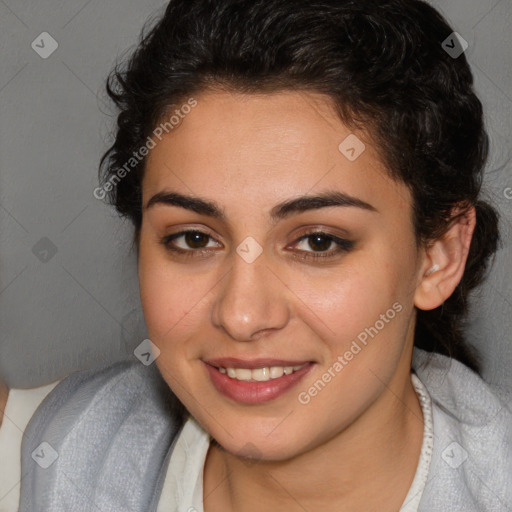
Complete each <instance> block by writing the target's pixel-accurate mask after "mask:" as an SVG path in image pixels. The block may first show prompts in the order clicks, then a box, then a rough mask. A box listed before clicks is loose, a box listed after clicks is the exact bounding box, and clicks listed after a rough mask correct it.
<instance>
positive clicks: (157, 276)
mask: <svg viewBox="0 0 512 512" xmlns="http://www.w3.org/2000/svg"><path fill="white" fill-rule="evenodd" d="M138 273H139V289H140V297H141V302H142V308H143V311H144V318H145V322H146V327H147V331H148V335H149V337H150V339H151V340H152V341H153V342H154V343H155V344H156V345H157V346H159V347H160V348H161V349H162V348H165V349H166V350H168V349H169V348H171V346H170V342H171V341H173V342H175V341H176V340H181V339H183V338H184V337H187V336H188V335H189V334H191V330H192V329H193V328H194V326H195V327H197V325H198V323H199V324H200V323H201V318H202V321H203V322H204V315H205V311H204V308H205V307H206V296H207V295H208V290H210V289H211V288H212V286H213V284H210V281H211V280H212V279H211V276H210V275H209V274H207V273H203V274H202V275H199V274H196V275H194V276H191V275H190V274H189V273H187V272H185V271H182V272H180V270H179V266H177V265H176V264H172V263H170V262H169V261H166V260H165V258H163V257H162V255H161V254H159V251H158V249H146V250H144V249H141V251H140V255H139V264H138ZM175 346H176V343H173V347H175Z"/></svg>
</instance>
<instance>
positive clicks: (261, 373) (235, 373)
mask: <svg viewBox="0 0 512 512" xmlns="http://www.w3.org/2000/svg"><path fill="white" fill-rule="evenodd" d="M307 364H308V363H304V364H299V365H297V366H271V367H268V366H267V367H265V368H255V369H254V370H251V369H249V368H219V371H220V373H224V374H227V375H228V377H231V378H232V379H236V380H243V381H246V382H248V381H256V382H266V381H268V380H272V379H278V378H279V377H282V376H283V375H291V374H292V373H293V372H296V371H297V370H300V369H301V368H304V366H306V365H307Z"/></svg>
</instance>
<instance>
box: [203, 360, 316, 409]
mask: <svg viewBox="0 0 512 512" xmlns="http://www.w3.org/2000/svg"><path fill="white" fill-rule="evenodd" d="M203 362H204V364H205V366H206V369H207V371H208V374H209V376H210V379H211V382H212V383H213V385H214V386H215V388H216V389H217V391H219V392H220V393H222V394H223V395H224V396H226V397H228V398H230V399H232V400H234V401H236V402H239V403H245V404H257V403H262V402H267V401H269V400H273V399H275V398H277V397H279V396H280V395H282V394H284V393H285V392H287V391H289V390H290V389H291V388H292V387H294V386H295V385H296V384H297V383H298V382H299V381H300V380H302V378H303V377H304V376H305V375H306V374H307V373H308V372H309V371H310V370H311V369H312V367H313V366H314V364H315V363H313V362H311V361H284V360H275V359H273V360H269V359H266V360H262V359H259V360H253V361H242V360H239V359H234V358H225V359H218V360H210V361H207V362H206V361H203Z"/></svg>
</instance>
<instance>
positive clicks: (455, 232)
mask: <svg viewBox="0 0 512 512" xmlns="http://www.w3.org/2000/svg"><path fill="white" fill-rule="evenodd" d="M452 218H453V220H452V223H451V225H450V227H449V229H448V230H447V231H446V232H445V233H444V234H443V235H442V236H441V237H439V238H438V239H436V240H434V241H433V242H432V243H431V244H430V245H429V247H428V248H427V249H425V259H424V262H423V265H422V267H421V269H420V276H421V277H420V281H419V283H418V286H417V288H416V291H415V294H414V305H415V306H416V307H417V308H418V309H423V310H430V309H435V308H437V307H439V306H440V305H441V304H443V302H444V301H445V300H446V299H448V298H449V297H450V295H451V294H452V293H453V292H454V290H455V288H456V287H457V285H458V284H459V283H460V280H461V279H462V276H463V274H464V269H465V266H466V261H467V258H468V254H469V248H470V245H471V238H472V236H473V232H474V229H475V225H476V213H475V209H474V207H471V208H470V209H468V210H467V211H465V212H464V210H461V209H457V210H455V211H454V212H453V216H452Z"/></svg>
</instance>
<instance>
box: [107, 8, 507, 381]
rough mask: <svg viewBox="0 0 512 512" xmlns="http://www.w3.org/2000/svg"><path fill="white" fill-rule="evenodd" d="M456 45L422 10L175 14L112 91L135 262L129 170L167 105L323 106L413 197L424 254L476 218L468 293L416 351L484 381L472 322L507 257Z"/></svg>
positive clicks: (423, 324)
mask: <svg viewBox="0 0 512 512" xmlns="http://www.w3.org/2000/svg"><path fill="white" fill-rule="evenodd" d="M452 32H453V30H452V29H451V28H450V26H449V25H448V23H447V22H446V20H445V19H444V18H443V17H442V16H441V15H440V14H439V13H438V12H437V11H436V10H435V9H434V8H432V7H431V6H429V5H428V4H427V3H425V2H423V1H420V0H379V1H378V2H375V1H374V0H172V1H171V2H170V3H169V4H168V6H167V8H166V11H165V14H164V16H163V17H161V18H160V19H158V20H157V22H156V23H155V24H154V25H153V26H152V27H150V28H149V30H148V31H147V33H145V30H143V32H142V35H141V39H140V43H139V45H138V47H137V48H136V49H135V51H134V52H133V54H132V55H131V56H130V58H129V59H128V60H127V61H126V63H125V64H124V65H118V66H116V67H115V69H114V70H113V71H112V73H111V75H110V76H109V79H108V80H107V92H108V94H109V96H110V98H111V99H112V100H113V101H114V102H115V104H116V105H117V107H118V109H119V110H120V113H119V116H118V119H117V132H116V138H115V142H114V143H113V145H112V146H111V147H110V149H109V150H108V151H107V152H106V153H105V155H104V156H103V158H102V160H101V164H100V172H99V174H100V182H101V184H102V186H103V187H104V191H108V194H104V196H105V197H108V201H109V202H110V203H111V204H113V205H114V206H115V208H116V209H117V211H118V212H119V214H120V215H122V216H127V217H128V218H129V219H131V221H132V222H133V225H134V227H135V233H134V244H135V245H136V246H137V248H138V243H139V234H140V227H141V222H142V192H141V182H142V178H143V174H144V164H145V160H146V159H145V158H142V159H140V161H137V162H135V163H134V165H133V169H132V170H130V172H126V163H127V162H128V161H129V160H130V159H131V158H132V156H133V154H134V152H137V150H139V149H140V148H141V146H143V145H144V143H145V142H146V140H147V138H148V137H149V136H150V135H151V134H152V132H153V130H154V129H155V127H156V126H157V125H158V124H159V123H160V122H161V121H162V119H164V118H165V116H166V115H168V113H169V109H170V107H171V106H172V105H178V104H179V103H180V102H184V101H185V100H186V98H190V97H191V96H192V95H195V94H199V93H200V92H202V91H205V90H212V89H224V90H230V91H236V92H242V93H255V92H276V91H282V90H301V91H314V92H319V93H323V94H326V95H327V96H328V97H329V98H330V99H331V100H332V103H333V104H334V106H335V108H336V111H337V113H338V115H339V117H340V119H341V120H342V121H343V122H344V123H345V124H347V125H348V126H351V127H363V128H365V129H367V131H368V132H369V133H370V134H371V136H372V138H373V140H374V141H375V143H376V145H377V148H378V149H379V151H380V155H381V157H382V159H383V161H384V162H385V163H386V166H387V169H388V172H389V174H390V176H392V177H393V178H394V179H396V180H399V181H400V182H403V183H405V184H406V185H407V186H408V187H409V189H410V190H411V193H412V196H413V216H414V219H413V220H414V229H415V235H416V241H417V243H418V247H419V246H420V245H423V246H425V247H426V246H428V244H429V243H431V242H432V241H433V240H435V239H436V238H438V237H439V236H441V235H442V234H443V233H444V232H446V230H447V229H448V227H449V226H450V225H451V222H453V219H454V207H455V206H459V207H462V209H463V210H464V211H467V209H469V208H471V207H472V206H474V207H475V209H476V219H477V222H476V228H475V232H474V235H473V239H472V243H471V247H470V251H469V257H468V260H467V264H466V269H465V273H464V275H463V277H462V280H461V282H460V284H459V285H458V286H457V288H456V289H455V291H454V293H453V294H452V295H451V296H450V297H449V298H448V299H447V300H446V301H445V302H444V304H443V305H441V306H440V307H438V308H436V309H433V310H431V311H422V310H418V311H417V320H416V331H415V341H414V342H415V345H416V346H418V347H420V348H422V349H424V350H427V351H429V352H439V353H441V354H445V355H448V356H450V357H453V358H455V359H458V360H460V361H462V362H463V363H464V364H466V365H467V366H469V367H470V368H472V369H473V370H475V371H477V372H478V371H479V363H478V358H477V356H476V352H475V349H474V348H472V347H470V346H469V345H467V343H466V342H465V340H464V335H463V328H464V318H465V316H466V314H467V312H468V295H469V293H470V291H471V290H472V289H473V288H475V287H476V286H477V285H478V284H480V283H481V282H482V280H483V279H484V277H485V273H486V270H487V267H488V261H489V258H490V256H491V255H493V253H495V252H496V250H497V247H498V242H499V231H498V214H497V212H496V211H495V210H494V209H493V207H492V206H490V205H489V204H487V203H486V202H484V201H482V200H480V199H479V193H480V188H481V182H482V173H483V169H484V165H485V162H486V159H487V153H488V138H487V134H486V132H485V129H484V124H483V114H482V105H481V102H480V101H479V99H478V98H477V97H476V95H475V93H474V90H473V77H472V74H471V71H470V68H469V66H468V63H467V61H466V58H465V56H464V54H461V55H460V56H458V57H455V55H453V54H452V55H450V54H449V53H447V51H445V49H444V48H443V45H442V42H443V41H445V40H446V39H447V38H448V37H449V36H450V34H451V33H452ZM453 44H454V43H453V42H452V45H453ZM123 166H124V169H125V172H124V173H123V178H122V179H119V176H120V174H119V171H120V170H121V169H123ZM114 183H115V186H114V185H113V184H114ZM464 211H463V213H464Z"/></svg>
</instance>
